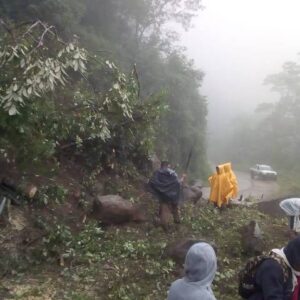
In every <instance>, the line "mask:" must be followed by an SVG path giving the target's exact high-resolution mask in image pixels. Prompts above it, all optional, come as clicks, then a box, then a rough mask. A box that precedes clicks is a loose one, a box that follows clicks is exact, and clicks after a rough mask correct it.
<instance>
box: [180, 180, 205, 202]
mask: <svg viewBox="0 0 300 300" xmlns="http://www.w3.org/2000/svg"><path fill="white" fill-rule="evenodd" d="M183 198H184V201H193V202H194V203H195V204H196V203H197V202H198V201H199V200H200V199H201V198H202V187H201V186H198V185H193V186H188V185H185V186H184V187H183Z"/></svg>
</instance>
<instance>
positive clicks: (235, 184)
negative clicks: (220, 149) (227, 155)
mask: <svg viewBox="0 0 300 300" xmlns="http://www.w3.org/2000/svg"><path fill="white" fill-rule="evenodd" d="M223 166H224V171H225V174H226V175H227V177H228V178H229V180H230V182H231V184H232V186H233V188H232V195H231V196H230V198H236V197H237V196H238V192H239V190H238V181H237V178H236V176H235V174H234V172H233V170H232V168H231V163H226V164H224V165H223Z"/></svg>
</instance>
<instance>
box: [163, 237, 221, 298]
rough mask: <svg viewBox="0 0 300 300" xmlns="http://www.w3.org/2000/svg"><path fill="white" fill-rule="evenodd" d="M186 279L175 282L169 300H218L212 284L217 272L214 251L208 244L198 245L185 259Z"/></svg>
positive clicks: (194, 246) (191, 249) (193, 247)
mask: <svg viewBox="0 0 300 300" xmlns="http://www.w3.org/2000/svg"><path fill="white" fill-rule="evenodd" d="M184 268H185V277H183V278H181V279H178V280H176V281H174V282H173V283H172V285H171V288H170V290H169V295H168V300H216V298H215V296H214V294H213V291H212V289H211V284H212V282H213V280H214V277H215V274H216V271H217V258H216V254H215V251H214V249H213V248H212V247H211V246H210V245H209V244H207V243H204V242H203V243H197V244H195V245H193V246H192V247H191V248H190V250H189V251H188V253H187V255H186V258H185V266H184Z"/></svg>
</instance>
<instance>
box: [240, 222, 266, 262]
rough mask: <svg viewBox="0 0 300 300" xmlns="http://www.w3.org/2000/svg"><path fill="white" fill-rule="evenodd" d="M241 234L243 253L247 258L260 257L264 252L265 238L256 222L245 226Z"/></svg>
mask: <svg viewBox="0 0 300 300" xmlns="http://www.w3.org/2000/svg"><path fill="white" fill-rule="evenodd" d="M240 232H241V244H242V251H243V253H244V254H245V255H247V256H254V255H260V254H262V252H263V246H264V245H263V236H262V232H261V230H260V228H259V225H258V223H257V222H256V221H250V222H249V223H248V224H247V225H245V226H243V227H242V228H241V230H240Z"/></svg>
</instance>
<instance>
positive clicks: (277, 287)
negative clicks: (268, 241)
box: [249, 236, 300, 300]
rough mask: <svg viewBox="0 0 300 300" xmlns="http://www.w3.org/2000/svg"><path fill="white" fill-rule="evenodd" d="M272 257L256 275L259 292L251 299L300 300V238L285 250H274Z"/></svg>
mask: <svg viewBox="0 0 300 300" xmlns="http://www.w3.org/2000/svg"><path fill="white" fill-rule="evenodd" d="M271 255H272V256H274V258H268V259H266V260H265V261H264V262H263V263H262V264H261V265H260V266H259V267H258V269H257V271H256V274H255V282H256V285H257V289H258V291H257V292H256V293H255V294H253V295H252V296H251V297H250V298H249V299H250V300H300V236H298V237H297V238H295V239H294V240H292V241H290V242H289V243H288V245H287V246H286V247H285V248H283V249H273V250H272V251H271ZM285 270H287V272H285ZM285 273H286V276H285Z"/></svg>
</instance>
